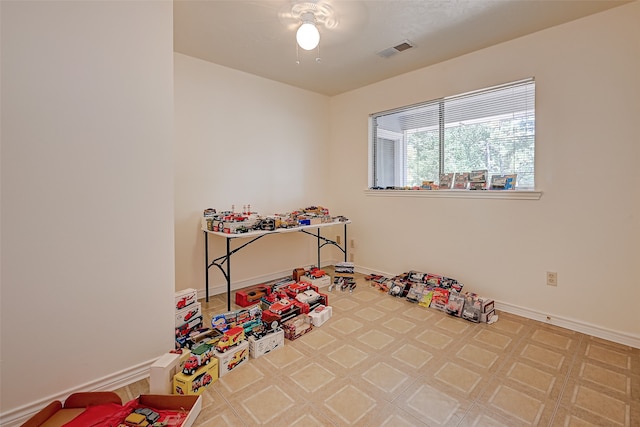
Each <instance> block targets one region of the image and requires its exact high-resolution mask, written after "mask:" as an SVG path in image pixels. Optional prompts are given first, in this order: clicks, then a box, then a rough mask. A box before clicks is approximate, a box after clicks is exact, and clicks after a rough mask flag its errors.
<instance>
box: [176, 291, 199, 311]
mask: <svg viewBox="0 0 640 427" xmlns="http://www.w3.org/2000/svg"><path fill="white" fill-rule="evenodd" d="M175 295H176V305H175V307H176V311H177V310H182V309H183V308H185V307H186V306H188V305H190V304H194V303H195V302H196V301H198V291H197V290H195V289H193V288H188V289H183V290H181V291H177V292H176V294H175Z"/></svg>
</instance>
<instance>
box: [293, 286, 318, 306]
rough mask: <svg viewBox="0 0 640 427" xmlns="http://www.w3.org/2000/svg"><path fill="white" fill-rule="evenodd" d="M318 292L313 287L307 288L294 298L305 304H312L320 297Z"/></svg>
mask: <svg viewBox="0 0 640 427" xmlns="http://www.w3.org/2000/svg"><path fill="white" fill-rule="evenodd" d="M320 298H321V297H320V294H319V293H317V292H316V291H314V290H313V289H308V290H306V291H303V292H301V293H299V294H298V295H296V299H297V300H298V301H300V302H303V303H305V304H309V305H311V304H313V303H315V302H316V301H318V300H319V299H320Z"/></svg>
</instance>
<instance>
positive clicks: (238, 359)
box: [215, 340, 249, 378]
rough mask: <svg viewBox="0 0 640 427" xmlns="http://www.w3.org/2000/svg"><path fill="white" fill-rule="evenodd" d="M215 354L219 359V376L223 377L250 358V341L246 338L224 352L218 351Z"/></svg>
mask: <svg viewBox="0 0 640 427" xmlns="http://www.w3.org/2000/svg"><path fill="white" fill-rule="evenodd" d="M215 355H216V359H218V369H219V370H220V374H219V377H220V378H222V377H223V376H225V375H227V374H228V373H229V372H231V371H232V370H234V369H236V368H237V367H238V366H241V365H243V364H245V362H246V361H247V360H249V341H247V340H244V341H242V342H241V343H240V344H238V345H236V346H234V347H231V348H230V349H229V350H227V351H226V352H224V353H220V352H219V351H216V352H215Z"/></svg>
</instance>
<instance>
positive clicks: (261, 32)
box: [174, 0, 629, 95]
mask: <svg viewBox="0 0 640 427" xmlns="http://www.w3.org/2000/svg"><path fill="white" fill-rule="evenodd" d="M295 3H296V2H291V1H271V0H264V1H262V0H258V1H247V0H204V1H203V0H199V1H192V0H174V50H175V51H176V52H179V53H183V54H185V55H189V56H193V57H196V58H200V59H203V60H206V61H209V62H213V63H216V64H219V65H223V66H226V67H230V68H233V69H236V70H240V71H245V72H247V73H251V74H255V75H258V76H262V77H265V78H268V79H271V80H275V81H279V82H282V83H286V84H290V85H293V86H296V87H300V88H304V89H308V90H310V91H313V92H318V93H321V94H326V95H336V94H339V93H342V92H346V91H349V90H352V89H356V88H359V87H362V86H366V85H368V84H371V83H375V82H378V81H381V80H384V79H387V78H390V77H393V76H396V75H399V74H403V73H406V72H409V71H412V70H416V69H419V68H423V67H426V66H428V65H432V64H435V63H438V62H441V61H445V60H447V59H450V58H454V57H457V56H460V55H464V54H466V53H469V52H473V51H476V50H478V49H482V48H485V47H488V46H492V45H495V44H498V43H501V42H504V41H507V40H511V39H514V38H517V37H521V36H523V35H526V34H530V33H533V32H536V31H539V30H542V29H545V28H549V27H552V26H555V25H559V24H562V23H565V22H569V21H572V20H575V19H579V18H582V17H584V16H587V15H590V14H593V13H598V12H601V11H603V10H606V9H609V8H612V7H616V6H620V5H622V4H626V3H629V1H615V0H604V1H583V0H441V1H436V0H420V1H413V0H412V1H407V0H377V1H355V0H341V1H340V0H333V1H332V0H324V1H311V3H316V4H317V3H324V4H325V5H326V6H328V7H329V8H330V9H331V10H332V11H333V15H332V17H333V19H334V21H335V22H330V23H329V24H330V25H329V26H330V27H331V28H327V27H326V26H324V25H320V26H319V30H320V37H321V38H320V46H319V49H317V50H313V51H310V52H307V51H304V50H302V49H300V50H298V49H297V48H296V43H295V31H296V29H297V26H298V25H299V23H298V22H297V21H296V20H294V19H292V18H291V17H290V16H291V8H292V5H293V4H295ZM405 40H409V41H411V42H412V43H413V44H414V47H413V48H412V49H409V50H406V51H404V52H401V53H397V54H395V55H392V56H390V57H387V58H384V57H381V56H379V55H378V52H380V51H382V50H384V49H387V48H390V47H392V46H395V45H398V44H399V43H402V42H403V41H405ZM316 58H319V60H316Z"/></svg>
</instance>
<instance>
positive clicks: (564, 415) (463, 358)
mask: <svg viewBox="0 0 640 427" xmlns="http://www.w3.org/2000/svg"><path fill="white" fill-rule="evenodd" d="M327 270H329V271H330V269H327ZM356 278H357V283H358V287H357V288H356V289H355V291H354V292H353V293H349V292H340V291H335V290H334V291H333V292H328V290H327V288H324V289H321V291H322V292H326V293H327V294H328V295H329V301H330V305H331V306H332V307H333V317H332V318H331V319H330V320H329V321H328V322H327V323H325V324H324V325H322V326H321V327H319V328H314V330H313V331H311V332H310V333H309V334H306V335H304V336H302V337H301V338H299V339H297V340H295V341H288V340H285V345H284V346H283V347H282V348H281V349H278V350H276V351H274V352H271V353H269V354H267V355H265V356H263V357H260V358H258V359H251V360H249V362H248V363H247V364H245V365H243V366H242V367H239V368H238V369H237V370H235V371H233V372H231V373H229V374H228V375H226V376H224V377H223V378H221V379H219V380H218V381H217V382H215V383H213V384H212V385H211V386H210V387H208V388H207V389H206V390H205V391H204V393H203V395H202V399H203V409H202V412H201V413H200V416H199V417H198V419H197V420H196V423H195V426H194V427H203V426H204V427H213V426H232V427H234V426H239V427H250V426H260V425H268V426H271V427H273V426H304V427H307V426H311V427H313V426H327V427H342V426H355V427H378V426H386V427H390V426H394V427H403V426H417V427H427V426H428V427H435V426H447V427H454V426H456V427H472V426H473V427H504V426H507V427H521V426H522V427H525V426H548V427H556V426H558V427H588V426H598V427H610V426H613V427H617V426H624V427H630V426H639V427H640V349H635V348H631V347H628V346H625V345H621V344H617V343H612V342H609V341H606V340H603V339H599V338H594V337H590V336H587V335H584V334H581V333H577V332H574V331H570V330H567V329H563V328H560V327H557V326H555V325H551V324H547V323H542V322H536V321H533V320H530V319H525V318H522V317H520V316H517V315H513V314H510V313H503V312H499V313H498V314H499V319H498V321H497V322H496V323H494V324H492V325H487V324H482V323H471V322H467V321H464V320H462V319H459V318H455V317H451V316H449V315H447V314H445V313H443V312H441V311H438V310H434V309H430V308H425V307H421V306H419V305H417V304H415V303H411V302H408V301H406V299H402V298H395V297H391V296H389V295H386V294H383V293H381V292H379V291H378V290H376V289H375V288H372V287H371V286H370V284H369V283H367V282H365V281H364V279H363V276H362V275H357V274H356ZM234 299H235V298H234V296H233V295H232V301H234ZM201 302H202V303H203V310H204V324H205V326H208V325H210V322H211V317H212V315H214V314H218V313H223V312H226V311H227V306H226V304H227V302H226V295H215V296H212V297H211V298H210V301H209V302H208V303H205V302H204V301H201ZM239 308H240V307H237V306H235V305H233V307H232V309H239ZM148 391H149V382H148V379H145V380H142V381H138V382H136V383H134V384H131V385H129V386H127V387H122V388H120V389H118V390H116V392H117V393H118V395H119V396H120V397H121V399H122V400H123V401H129V400H131V399H134V398H135V397H137V396H138V395H139V394H146V393H148Z"/></svg>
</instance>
